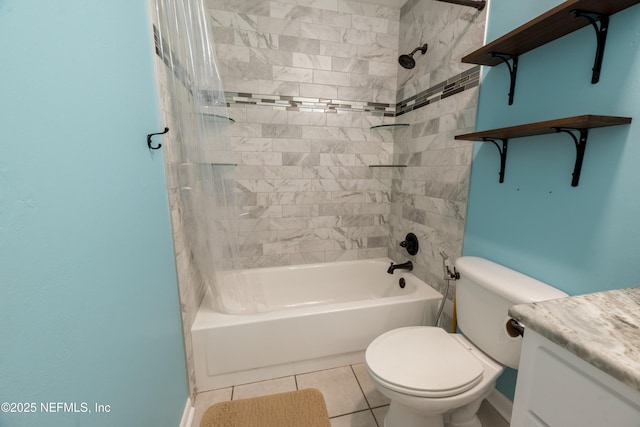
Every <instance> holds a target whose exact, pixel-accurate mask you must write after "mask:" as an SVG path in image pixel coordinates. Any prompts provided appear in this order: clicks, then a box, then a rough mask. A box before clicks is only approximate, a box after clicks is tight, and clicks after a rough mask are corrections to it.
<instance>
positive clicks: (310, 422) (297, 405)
mask: <svg viewBox="0 0 640 427" xmlns="http://www.w3.org/2000/svg"><path fill="white" fill-rule="evenodd" d="M200 427H331V423H330V422H329V414H328V413H327V407H326V405H325V403H324V398H323V397H322V393H320V390H318V389H315V388H307V389H304V390H298V391H290V392H288V393H278V394H272V395H269V396H262V397H254V398H250V399H240V400H232V401H229V402H221V403H216V404H215V405H213V406H211V407H210V408H209V409H207V411H206V412H205V413H204V415H203V416H202V422H201V423H200Z"/></svg>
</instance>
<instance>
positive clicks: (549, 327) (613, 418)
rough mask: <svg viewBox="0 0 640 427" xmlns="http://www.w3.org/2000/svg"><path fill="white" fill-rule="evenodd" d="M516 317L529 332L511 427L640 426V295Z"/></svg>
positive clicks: (560, 305) (524, 311)
mask: <svg viewBox="0 0 640 427" xmlns="http://www.w3.org/2000/svg"><path fill="white" fill-rule="evenodd" d="M509 315H510V316H512V317H513V318H515V319H516V320H518V321H520V322H521V323H522V324H524V325H525V326H526V330H525V334H524V340H523V348H522V356H521V359H520V368H519V371H518V383H517V385H516V394H515V399H514V404H513V413H512V416H511V426H513V427H543V426H551V427H572V426H576V427H577V426H580V427H602V426H611V427H613V426H615V427H627V426H628V427H631V426H634V427H638V426H640V288H630V289H620V290H613V291H606V292H599V293H594V294H588V295H580V296H575V297H568V298H561V299H556V300H549V301H543V302H538V303H532V304H521V305H516V306H513V307H511V309H510V310H509Z"/></svg>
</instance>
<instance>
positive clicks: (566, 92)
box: [463, 0, 640, 396]
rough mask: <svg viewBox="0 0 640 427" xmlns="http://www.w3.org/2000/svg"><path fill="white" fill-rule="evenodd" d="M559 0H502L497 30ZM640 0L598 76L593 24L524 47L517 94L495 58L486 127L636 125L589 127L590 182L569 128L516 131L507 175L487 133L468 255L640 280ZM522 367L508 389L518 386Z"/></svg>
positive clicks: (516, 265)
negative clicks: (573, 119)
mask: <svg viewBox="0 0 640 427" xmlns="http://www.w3.org/2000/svg"><path fill="white" fill-rule="evenodd" d="M559 3H561V2H560V1H557V0H544V1H536V2H531V1H529V0H491V3H490V9H489V15H488V23H487V40H488V41H491V40H494V39H496V38H498V37H500V36H501V35H503V34H505V33H507V32H509V31H510V30H512V29H514V28H516V27H517V26H519V25H521V24H523V23H524V22H527V21H529V20H530V19H533V18H535V17H536V16H538V15H540V14H541V13H544V12H545V11H546V10H549V9H551V8H553V7H555V6H557V5H558V4H559ZM638 22H640V6H639V5H636V6H633V7H631V8H629V9H627V10H624V11H622V12H620V13H618V14H615V15H613V16H612V17H611V18H610V25H609V34H608V38H607V43H606V50H605V54H604V64H603V67H602V74H601V78H600V82H599V83H598V84H595V85H593V84H591V68H592V66H593V60H594V56H595V49H596V42H595V39H596V37H595V31H594V30H593V27H592V26H591V25H589V26H587V27H585V28H582V29H581V30H578V31H576V32H574V33H572V34H570V35H568V36H565V37H563V38H561V39H559V40H556V41H553V42H551V43H549V44H547V45H545V46H542V47H540V48H538V49H536V50H534V51H531V52H529V53H526V54H524V55H522V56H521V57H520V62H519V71H518V80H517V83H516V91H515V101H514V103H513V105H511V106H509V105H508V104H507V93H508V85H509V80H508V79H509V78H508V72H507V69H506V67H505V66H504V65H500V66H496V67H491V68H489V67H484V70H483V72H484V78H483V80H482V83H481V88H480V99H479V108H478V120H477V130H479V131H480V130H487V129H494V128H499V127H505V126H511V125H518V124H524V123H532V122H536V121H543V120H551V119H555V118H563V117H570V116H577V115H582V114H600V115H611V116H627V117H632V118H633V122H632V123H631V125H627V126H617V127H610V128H602V129H594V130H591V131H590V132H589V140H588V143H587V148H586V154H585V159H584V165H583V168H582V175H581V178H580V185H579V186H578V187H571V185H570V182H571V173H572V171H573V165H574V162H575V148H574V144H573V142H572V140H571V138H570V137H569V136H568V135H565V134H553V135H546V136H537V137H528V138H519V139H513V140H511V141H510V142H509V150H508V158H507V165H506V174H505V182H504V183H503V184H499V183H498V177H497V174H498V170H499V156H498V152H497V150H496V148H495V146H493V144H491V143H476V145H475V147H474V157H473V164H472V173H471V186H470V195H469V204H468V213H467V223H466V229H465V240H464V250H463V253H464V254H465V255H476V256H482V257H485V258H488V259H491V260H494V261H496V262H498V263H500V264H503V265H506V266H508V267H510V268H513V269H515V270H518V271H521V272H523V273H525V274H527V275H530V276H532V277H535V278H537V279H539V280H541V281H543V282H546V283H549V284H551V285H553V286H555V287H557V288H559V289H562V290H563V291H565V292H567V293H569V294H571V295H575V294H584V293H590V292H597V291H601V290H608V289H616V288H623V287H629V286H634V285H640V227H638V225H637V224H638V218H640V193H639V192H638V190H639V189H640V30H639V29H638V28H640V27H639V26H638ZM514 377H515V375H514V372H509V373H507V375H506V376H505V378H503V379H502V381H501V384H500V387H499V388H500V389H501V391H502V392H503V393H505V394H506V395H507V396H512V393H513V385H514V383H515V381H514Z"/></svg>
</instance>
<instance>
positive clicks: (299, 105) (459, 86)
mask: <svg viewBox="0 0 640 427" xmlns="http://www.w3.org/2000/svg"><path fill="white" fill-rule="evenodd" d="M153 36H154V41H155V51H156V54H157V55H158V56H159V57H160V58H161V59H162V62H164V64H165V65H166V66H167V67H169V68H170V69H171V68H172V67H171V64H172V63H173V68H172V69H173V70H174V74H175V75H176V77H177V78H178V80H179V81H180V82H182V84H183V85H184V86H185V87H186V88H187V90H189V92H190V93H191V81H190V78H189V76H188V73H187V72H186V70H185V69H184V67H183V66H182V64H180V62H179V61H178V60H177V59H176V58H175V55H167V54H166V53H165V52H163V49H162V46H166V43H163V42H164V40H161V37H160V35H159V32H158V29H157V28H156V26H155V25H154V26H153ZM479 82H480V66H479V65H477V66H475V67H473V68H470V69H469V70H466V71H464V72H462V73H460V74H458V75H455V76H453V77H451V78H449V79H447V80H446V81H444V82H441V83H438V84H437V85H435V86H432V87H430V88H429V89H427V90H424V91H422V92H419V93H417V94H415V95H413V96H411V97H409V98H407V99H405V100H403V101H401V102H400V103H398V104H395V105H394V104H386V103H381V102H367V101H353V100H339V99H323V98H306V97H301V96H287V95H264V94H253V93H242V92H225V100H226V103H227V107H231V106H232V105H241V104H244V105H256V106H262V107H270V108H272V109H274V110H286V111H305V112H319V113H338V112H369V113H371V114H372V115H375V116H384V117H397V116H401V115H403V114H406V113H408V112H410V111H413V110H417V109H418V108H421V107H424V106H427V105H429V104H433V103H434V102H437V101H440V100H441V99H444V98H447V97H449V96H452V95H455V94H457V93H460V92H463V91H465V90H467V89H471V88H473V87H476V86H478V84H479ZM204 95H205V99H206V98H208V97H210V98H211V100H212V101H213V99H214V98H217V97H214V96H212V95H211V94H207V93H206V92H205V93H204Z"/></svg>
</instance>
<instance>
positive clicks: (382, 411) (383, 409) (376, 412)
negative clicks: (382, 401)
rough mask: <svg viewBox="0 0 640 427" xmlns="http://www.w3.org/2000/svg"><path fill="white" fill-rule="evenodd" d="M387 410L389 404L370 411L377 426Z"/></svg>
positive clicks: (381, 424) (382, 421)
mask: <svg viewBox="0 0 640 427" xmlns="http://www.w3.org/2000/svg"><path fill="white" fill-rule="evenodd" d="M388 411H389V405H387V406H381V407H379V408H375V409H372V410H371V412H373V416H374V417H376V421H377V422H378V425H379V426H383V425H384V417H385V416H386V415H387V412H388ZM485 427H486V426H485Z"/></svg>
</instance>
